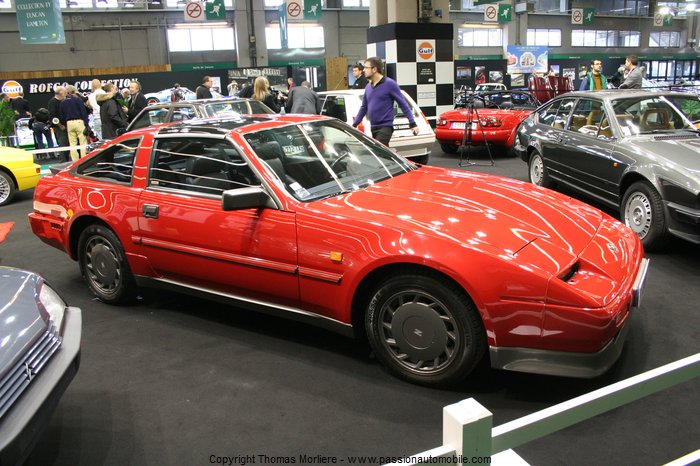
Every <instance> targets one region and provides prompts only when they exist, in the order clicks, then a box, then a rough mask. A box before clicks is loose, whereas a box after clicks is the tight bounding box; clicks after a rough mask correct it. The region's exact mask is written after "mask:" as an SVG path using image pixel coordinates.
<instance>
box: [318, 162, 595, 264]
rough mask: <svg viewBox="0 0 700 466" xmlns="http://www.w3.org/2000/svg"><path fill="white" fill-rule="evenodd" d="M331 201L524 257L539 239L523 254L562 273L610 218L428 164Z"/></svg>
mask: <svg viewBox="0 0 700 466" xmlns="http://www.w3.org/2000/svg"><path fill="white" fill-rule="evenodd" d="M324 204H325V207H320V206H319V207H320V208H321V209H323V208H328V213H329V214H337V209H336V208H337V207H340V205H341V204H342V206H343V207H344V209H347V207H348V206H350V207H351V208H352V209H353V211H354V215H355V216H356V218H358V219H360V218H361V219H364V220H369V221H372V222H380V223H382V224H383V225H385V226H390V227H391V228H394V229H396V230H398V231H406V230H411V231H414V232H416V233H419V234H423V235H426V236H430V237H439V238H440V239H442V240H446V241H451V242H454V243H456V245H457V246H459V247H468V248H474V249H481V250H483V251H485V252H488V253H491V254H493V255H497V256H501V257H502V256H504V255H506V256H509V257H511V258H516V257H517V256H518V253H519V252H520V251H522V250H524V249H525V248H526V246H528V245H534V244H535V243H536V246H535V249H536V251H538V252H537V253H536V254H533V253H532V252H529V253H528V254H523V255H522V257H523V260H524V261H525V262H527V264H526V265H528V266H535V267H537V268H539V269H543V268H544V269H546V270H543V271H546V272H547V273H548V274H558V273H560V272H561V269H562V268H564V267H566V266H568V265H569V264H571V262H572V261H574V260H575V259H576V257H577V256H578V255H579V254H580V253H581V251H583V250H584V248H585V247H586V246H587V245H588V244H589V243H590V242H591V239H592V237H593V236H594V235H595V234H596V231H597V230H598V228H599V226H600V223H601V220H602V216H603V214H602V213H601V212H600V211H598V210H597V209H595V208H593V207H590V206H587V205H585V204H583V203H581V202H579V201H576V200H574V199H571V198H569V197H567V196H564V195H561V194H558V193H555V192H554V191H550V190H547V189H544V188H540V187H537V186H534V185H532V184H530V183H525V182H522V181H517V180H513V179H508V178H502V177H497V176H492V175H485V174H479V173H471V172H465V171H456V170H455V171H451V170H444V169H440V168H436V167H422V168H420V169H419V170H416V171H412V172H409V173H406V174H404V175H401V176H397V177H395V178H392V179H389V180H386V181H382V182H381V183H377V184H376V185H374V186H372V187H370V188H367V189H363V190H360V191H356V192H353V193H350V194H347V195H344V196H340V197H338V198H335V199H333V200H332V202H324ZM332 204H336V205H332ZM345 214H347V211H346V212H344V215H345ZM351 214H352V212H351ZM428 247H429V246H428ZM538 255H539V256H540V257H539V258H538V257H535V256H538ZM542 256H544V257H546V259H545V260H542ZM526 257H529V259H526ZM524 265H525V264H524Z"/></svg>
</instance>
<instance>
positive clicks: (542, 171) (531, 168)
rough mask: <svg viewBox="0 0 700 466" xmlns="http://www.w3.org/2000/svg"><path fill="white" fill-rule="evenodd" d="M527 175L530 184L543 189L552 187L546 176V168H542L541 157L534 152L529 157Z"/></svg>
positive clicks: (542, 160) (542, 161)
mask: <svg viewBox="0 0 700 466" xmlns="http://www.w3.org/2000/svg"><path fill="white" fill-rule="evenodd" d="M528 174H529V176H530V183H532V184H536V185H537V186H542V187H545V188H548V187H550V186H552V180H551V179H550V178H549V175H548V174H547V168H546V167H545V166H544V159H543V158H542V155H541V154H540V153H539V152H537V151H534V152H533V153H532V154H531V155H530V163H528Z"/></svg>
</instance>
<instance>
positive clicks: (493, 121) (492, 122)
mask: <svg viewBox="0 0 700 466" xmlns="http://www.w3.org/2000/svg"><path fill="white" fill-rule="evenodd" d="M479 123H481V126H482V127H484V128H498V127H499V126H503V122H502V121H501V120H499V119H498V118H496V117H488V118H484V119H483V120H481V121H480V122H479Z"/></svg>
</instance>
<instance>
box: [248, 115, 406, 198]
mask: <svg viewBox="0 0 700 466" xmlns="http://www.w3.org/2000/svg"><path fill="white" fill-rule="evenodd" d="M246 140H247V142H248V144H249V145H250V147H251V148H252V149H253V151H254V152H255V154H256V155H257V156H258V158H259V159H261V160H262V161H263V162H264V163H265V165H266V166H267V168H268V169H269V171H270V172H271V173H273V174H275V176H276V177H277V178H278V179H279V180H280V182H281V184H282V185H283V186H284V188H285V189H286V191H287V192H288V193H289V194H290V195H292V196H293V197H294V198H295V199H297V200H300V201H304V202H308V201H315V200H320V199H324V198H328V197H332V196H337V195H339V194H342V193H346V192H350V191H355V190H358V189H363V188H366V187H367V186H371V185H373V184H375V183H377V182H379V181H382V180H385V179H387V178H392V177H395V176H398V175H401V174H403V173H406V172H408V171H410V170H413V169H414V166H413V165H412V164H411V163H410V162H408V161H406V160H404V159H402V158H401V157H399V156H397V155H396V154H395V153H394V152H392V151H391V150H390V149H388V148H387V147H385V146H384V145H382V144H380V143H378V142H376V141H374V140H373V139H370V138H368V137H366V136H365V135H363V134H361V133H359V132H358V131H356V130H353V129H352V128H350V127H348V126H347V125H344V124H342V123H339V122H337V121H334V120H326V121H317V122H313V123H304V124H300V125H293V126H287V127H284V128H275V129H271V130H265V131H258V132H256V133H253V134H250V135H247V136H246Z"/></svg>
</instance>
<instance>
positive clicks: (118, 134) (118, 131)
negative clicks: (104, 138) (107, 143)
mask: <svg viewBox="0 0 700 466" xmlns="http://www.w3.org/2000/svg"><path fill="white" fill-rule="evenodd" d="M124 133H126V128H117V136H121V135H122V134H124Z"/></svg>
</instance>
